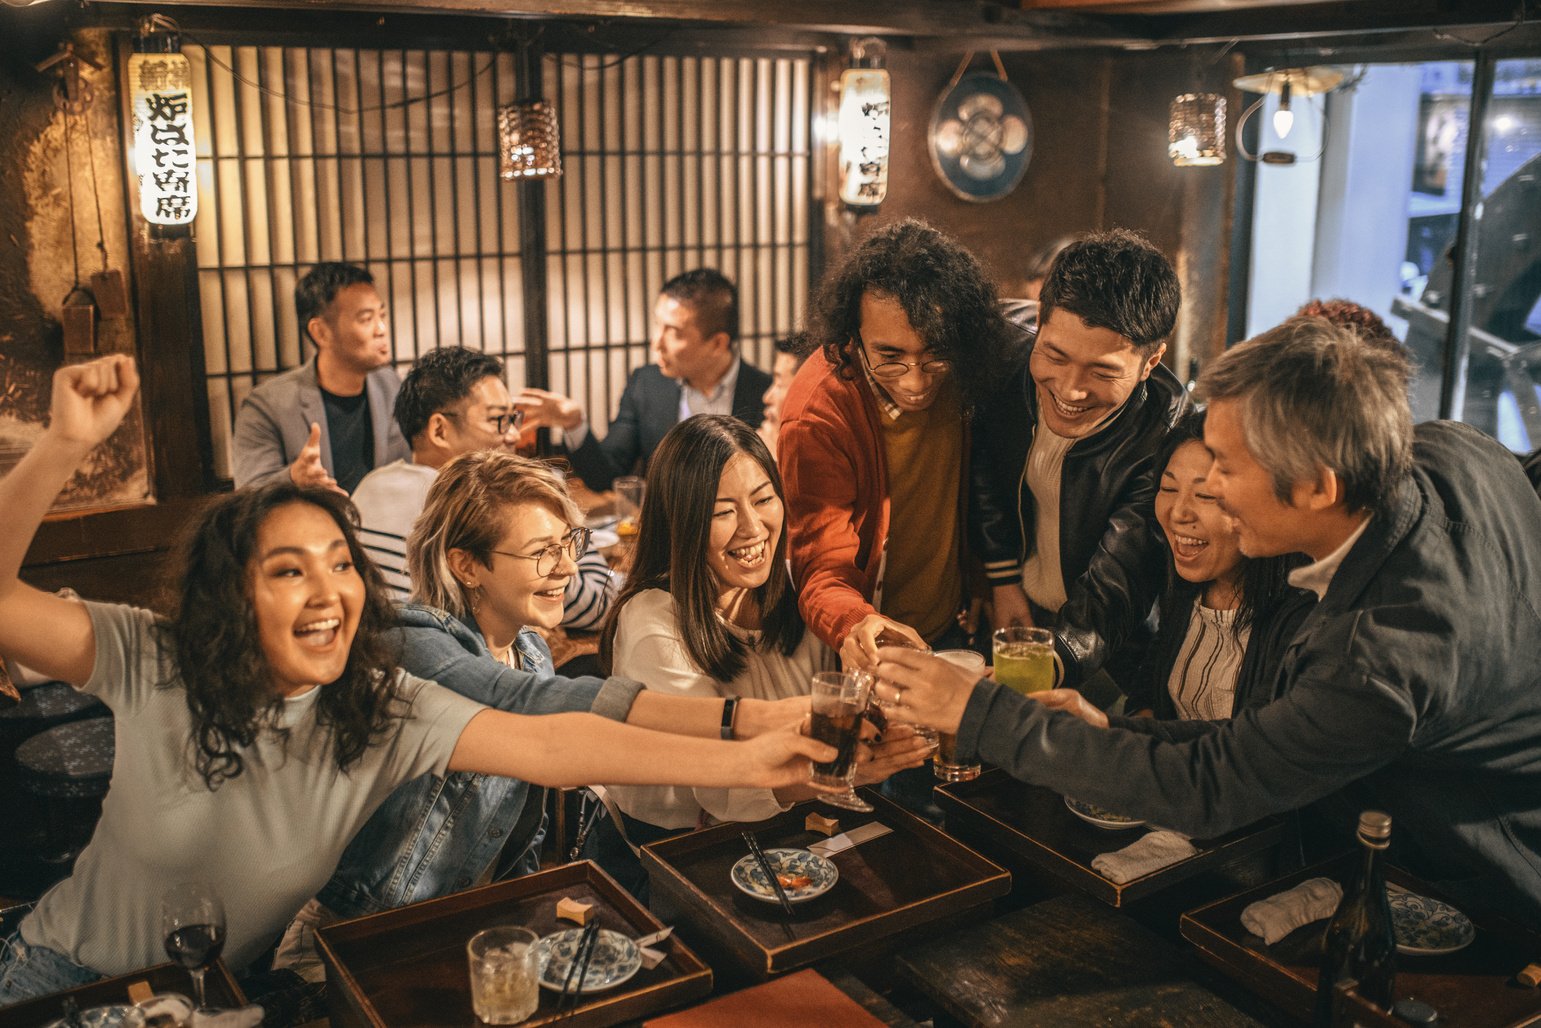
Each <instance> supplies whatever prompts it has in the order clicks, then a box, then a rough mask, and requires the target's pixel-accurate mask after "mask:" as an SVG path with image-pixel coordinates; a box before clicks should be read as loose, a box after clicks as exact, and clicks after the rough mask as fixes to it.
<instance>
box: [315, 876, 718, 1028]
mask: <svg viewBox="0 0 1541 1028" xmlns="http://www.w3.org/2000/svg"><path fill="white" fill-rule="evenodd" d="M564 896H570V897H572V898H573V899H575V900H579V901H580V902H584V903H592V904H594V910H593V912H592V915H591V916H593V917H597V918H598V919H599V924H600V927H601V928H608V929H611V930H613V931H619V932H624V933H626V934H627V935H630V936H631V937H632V938H637V937H638V936H642V935H648V934H651V933H653V932H656V931H658V930H659V929H661V928H662V927H663V924H662V923H661V922H660V921H658V919H657V918H655V917H653V915H652V914H650V913H648V912H647V910H646V908H644V907H642V906H641V905H640V904H639V903H637V901H636V900H634V899H632V897H631V895H630V894H629V893H627V892H626V891H625V890H623V889H622V888H621V887H620V886H619V885H617V884H615V880H614V879H612V878H611V877H610V876H609V875H607V874H605V873H604V872H603V871H601V870H600V869H599V868H598V867H596V866H594V864H592V863H591V862H589V861H586V860H585V861H579V862H578V863H575V864H567V865H564V866H562V867H557V868H553V869H551V870H550V871H542V872H540V873H539V874H533V875H526V876H525V877H523V878H515V879H513V880H511V881H507V882H499V883H498V884H496V885H488V886H484V887H482V888H479V889H470V890H468V891H466V892H459V893H455V894H454V895H452V896H443V897H440V898H439V899H432V900H427V901H425V902H422V903H414V904H411V905H410V906H405V907H398V908H397V909H395V910H388V911H385V912H384V913H381V914H370V915H368V916H365V917H360V918H355V919H353V920H351V921H341V922H338V923H336V924H330V925H325V926H323V927H322V928H320V929H319V930H318V931H317V932H316V943H317V947H318V948H319V949H320V951H321V957H322V959H323V960H324V961H325V962H326V971H327V1004H328V1008H329V1012H330V1014H331V1019H332V1024H333V1025H357V1026H366V1025H367V1026H371V1028H384V1026H399V1028H407V1026H419V1025H466V1026H468V1028H470V1026H475V1025H481V1024H482V1022H481V1021H479V1020H477V1018H476V1015H475V1014H473V1013H472V1012H471V988H470V979H469V973H468V971H467V968H466V949H465V946H466V941H467V940H468V939H470V938H471V936H472V935H474V934H475V933H476V932H478V931H480V930H482V929H483V928H490V927H492V926H493V925H499V924H517V925H523V926H524V927H526V928H529V929H530V930H531V931H533V932H535V934H536V935H542V936H544V935H549V934H550V933H552V932H555V931H560V930H562V929H564V928H571V927H573V925H572V924H571V923H570V922H567V921H558V920H557V919H556V904H557V900H559V899H561V898H562V897H564ZM657 948H659V949H663V950H665V951H666V952H667V953H668V957H667V958H666V959H665V960H664V961H663V963H661V964H659V965H658V966H657V967H655V968H652V969H651V970H649V969H648V968H645V967H644V968H643V969H641V970H640V971H638V972H637V974H636V976H635V977H634V978H632V979H631V980H630V981H628V982H625V983H623V984H621V985H618V986H616V987H615V988H613V989H610V990H608V991H605V992H599V993H593V994H591V995H589V996H587V997H586V998H585V999H584V1000H583V1002H581V1003H580V1004H579V1005H578V1009H577V1011H576V1013H575V1014H573V1015H572V1016H570V1017H564V1018H563V1019H562V1021H563V1023H564V1024H571V1025H574V1026H588V1028H595V1026H601V1025H611V1024H616V1023H618V1022H622V1021H632V1020H637V1019H640V1018H643V1017H646V1016H648V1015H650V1014H655V1013H658V1012H660V1011H663V1010H668V1009H670V1008H672V1007H676V1006H681V1005H683V1004H686V1003H689V1002H691V1001H692V1000H696V999H699V998H701V997H702V996H705V995H707V994H708V993H710V992H711V991H712V972H711V968H709V967H707V966H706V964H705V963H703V962H702V961H701V959H700V958H699V957H697V956H696V955H695V954H694V953H692V952H691V951H690V949H689V948H688V947H687V946H686V945H685V944H684V943H683V942H681V941H680V940H679V939H678V938H670V939H668V940H666V941H665V942H662V943H660V944H659V945H658V947H657ZM556 1004H557V994H556V993H555V992H551V991H549V990H547V989H542V990H541V994H540V1007H539V1009H538V1010H537V1011H536V1012H535V1015H534V1016H533V1017H531V1018H530V1019H529V1020H527V1021H524V1022H522V1023H523V1024H525V1025H541V1024H548V1023H550V1022H551V1021H554V1020H556Z"/></svg>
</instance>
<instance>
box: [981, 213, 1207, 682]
mask: <svg viewBox="0 0 1541 1028" xmlns="http://www.w3.org/2000/svg"><path fill="white" fill-rule="evenodd" d="M1180 298H1181V292H1180V288H1179V286H1178V282H1177V275H1176V273H1175V272H1174V271H1173V270H1172V265H1171V264H1170V262H1168V261H1167V259H1166V257H1165V256H1164V255H1163V254H1162V253H1161V251H1159V250H1157V249H1156V248H1155V247H1154V246H1152V245H1151V244H1150V243H1149V242H1147V241H1146V240H1145V239H1143V238H1142V237H1140V236H1138V235H1136V234H1134V233H1132V232H1126V231H1122V230H1115V231H1112V232H1106V233H1102V234H1099V235H1093V236H1088V237H1086V238H1084V239H1080V240H1077V241H1076V242H1073V243H1071V244H1070V245H1068V246H1067V247H1065V248H1064V249H1063V250H1061V251H1060V253H1059V255H1058V256H1057V257H1056V258H1055V259H1054V263H1053V265H1052V266H1051V267H1050V269H1049V273H1048V276H1047V278H1046V279H1045V280H1044V284H1043V289H1042V292H1041V293H1040V295H1039V304H1040V305H1039V310H1038V317H1039V328H1038V335H1037V338H1036V340H1035V341H1034V343H1033V345H1032V346H1031V347H1029V348H1028V349H1026V350H1025V351H1023V352H1022V353H1021V354H1019V355H1018V357H1017V359H1016V361H1015V363H1014V365H1013V370H1012V371H1011V372H1010V373H1008V374H1007V375H1004V376H1002V382H1003V384H1002V385H1001V387H1000V388H999V389H997V390H996V391H995V392H994V393H993V395H991V396H990V397H989V399H988V400H987V401H986V402H985V403H984V404H982V405H981V408H980V412H979V413H980V417H979V420H980V423H981V424H985V425H989V426H990V430H989V431H988V432H977V433H975V435H974V442H973V460H972V471H971V478H972V482H971V486H970V491H971V505H970V517H969V522H970V524H969V528H970V535H971V539H970V541H971V543H972V546H973V550H974V554H975V556H977V557H978V558H979V559H980V560H981V561H982V562H983V563H984V566H985V573H986V575H987V576H988V578H989V580H990V584H991V586H992V587H993V588H992V590H991V592H992V599H993V614H994V622H995V625H996V627H997V628H999V627H1003V626H1006V625H1014V624H1016V625H1031V624H1038V625H1041V626H1042V627H1046V628H1053V629H1054V630H1055V648H1056V650H1057V651H1058V654H1059V657H1060V659H1061V661H1062V662H1063V664H1064V668H1065V671H1066V674H1067V676H1068V677H1069V679H1070V680H1071V681H1076V682H1078V681H1080V680H1081V679H1082V678H1084V677H1085V676H1088V675H1090V674H1092V673H1093V672H1095V671H1097V670H1099V669H1101V668H1102V667H1103V665H1104V664H1106V663H1107V662H1108V660H1109V657H1110V656H1128V657H1130V658H1131V659H1132V657H1133V656H1134V655H1135V654H1136V653H1137V652H1138V651H1139V650H1140V649H1141V646H1140V645H1139V644H1140V643H1142V642H1143V641H1144V631H1143V625H1144V622H1145V620H1146V618H1147V616H1148V615H1149V614H1150V610H1151V607H1152V605H1153V604H1154V602H1155V598H1156V593H1157V591H1158V590H1159V588H1160V586H1161V581H1162V576H1163V571H1162V567H1161V547H1160V543H1159V541H1158V539H1157V534H1156V533H1155V532H1154V531H1153V528H1152V523H1151V513H1150V512H1151V510H1152V503H1153V501H1154V498H1155V492H1156V482H1155V471H1154V464H1155V459H1156V451H1157V450H1158V449H1159V447H1160V445H1161V441H1162V439H1163V438H1164V437H1165V436H1166V433H1167V431H1168V429H1170V428H1171V426H1172V424H1173V422H1175V421H1176V420H1177V417H1178V416H1179V415H1180V414H1181V413H1182V412H1183V410H1184V409H1185V407H1186V405H1187V398H1186V393H1185V391H1184V390H1183V388H1182V384H1181V383H1179V382H1178V381H1177V378H1176V377H1175V376H1174V375H1172V373H1171V372H1169V371H1167V370H1166V368H1165V367H1163V366H1162V364H1161V357H1162V355H1163V354H1164V353H1165V352H1166V338H1167V337H1168V336H1169V335H1170V334H1171V332H1172V328H1173V326H1174V325H1175V324H1176V321H1177V309H1178V305H1179V303H1180ZM1107 670H1108V671H1109V672H1110V673H1112V675H1113V677H1114V679H1115V680H1117V678H1118V677H1119V675H1120V674H1121V673H1122V672H1123V670H1124V669H1123V667H1122V661H1114V662H1113V663H1112V664H1110V665H1109V666H1108V668H1107ZM1126 677H1127V676H1126ZM1106 698H1111V696H1109V697H1106Z"/></svg>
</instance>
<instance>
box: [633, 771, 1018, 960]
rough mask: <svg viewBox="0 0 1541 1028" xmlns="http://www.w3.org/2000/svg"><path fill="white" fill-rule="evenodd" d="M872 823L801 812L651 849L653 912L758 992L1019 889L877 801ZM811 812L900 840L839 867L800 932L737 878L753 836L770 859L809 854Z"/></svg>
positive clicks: (862, 851) (647, 855)
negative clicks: (882, 830)
mask: <svg viewBox="0 0 1541 1028" xmlns="http://www.w3.org/2000/svg"><path fill="white" fill-rule="evenodd" d="M862 795H863V796H864V797H865V798H866V799H867V800H869V801H870V802H872V803H873V805H874V806H875V807H877V810H876V811H875V812H874V813H871V814H858V813H855V812H852V811H846V810H837V809H835V808H832V807H823V806H819V805H817V804H815V803H812V802H809V803H800V804H798V805H796V806H794V807H793V808H792V809H791V810H789V811H787V812H786V813H784V814H781V815H778V816H777V817H774V818H771V819H770V820H768V821H761V822H758V823H756V824H753V825H742V824H728V825H720V826H718V827H716V828H708V829H706V830H705V831H700V832H691V833H690V834H688V835H682V836H677V837H676V838H673V839H666V840H664V841H662V842H657V843H653V844H651V845H648V846H644V847H643V848H642V863H643V866H644V867H646V868H647V871H648V875H649V878H650V879H651V887H652V902H653V906H654V909H656V910H658V911H659V912H660V914H661V915H662V916H664V917H665V919H666V920H671V921H673V922H674V923H675V924H676V925H677V926H678V927H679V928H680V930H681V931H687V932H688V933H689V936H688V937H690V938H692V939H696V940H699V941H700V946H701V948H702V950H703V952H707V953H709V954H710V955H711V958H712V960H713V966H714V968H716V969H717V970H718V972H719V974H724V973H727V974H736V975H738V976H741V977H744V978H747V979H748V980H753V981H763V980H765V979H767V978H769V977H771V976H772V975H777V974H781V973H783V972H785V971H789V970H793V969H795V968H799V967H805V966H807V965H809V964H812V963H814V962H816V961H820V960H827V959H829V958H831V957H836V956H840V955H842V954H847V953H850V952H852V951H853V950H859V949H860V950H863V951H865V949H866V948H867V947H871V946H873V945H874V944H880V943H881V944H887V943H888V942H889V941H890V940H892V939H894V938H895V937H896V936H899V935H901V933H907V932H910V931H914V930H918V929H921V928H923V927H924V926H927V925H931V924H933V923H935V922H938V921H942V920H944V919H947V918H950V917H954V916H955V915H958V914H961V913H962V912H964V911H968V910H972V909H974V908H977V907H980V906H981V905H984V904H987V903H989V902H990V901H992V900H994V899H996V898H997V897H1000V896H1004V895H1005V894H1006V893H1007V892H1009V891H1010V889H1011V876H1010V875H1009V874H1007V873H1006V872H1005V871H1004V870H1003V869H1001V868H1000V867H997V866H996V865H995V864H993V863H991V862H990V861H989V860H986V859H985V858H984V857H982V856H980V855H979V854H977V853H975V852H974V851H973V850H971V849H969V848H968V847H966V846H964V845H963V844H961V843H959V842H957V841H956V840H954V839H952V838H949V837H948V836H946V835H944V834H943V833H942V832H940V831H938V830H937V829H936V828H935V827H934V826H932V825H930V824H928V823H927V822H925V821H922V820H921V819H920V818H917V817H915V816H914V815H912V814H910V813H909V812H908V811H906V810H904V809H903V808H902V807H899V806H897V805H896V804H893V803H891V802H889V801H888V800H886V799H884V798H883V797H882V796H879V795H877V794H876V793H875V792H873V791H871V790H863V791H862ZM810 811H818V812H820V813H822V814H825V815H829V816H838V818H839V821H840V829H841V831H849V830H851V829H853V828H856V827H857V826H859V825H863V824H866V823H868V822H870V821H881V822H882V823H883V824H884V825H887V826H888V827H889V828H891V829H893V831H892V832H891V833H890V834H888V835H884V836H882V837H881V838H877V839H873V840H871V841H870V842H866V843H863V844H861V845H859V846H856V847H855V848H853V849H848V850H845V851H844V852H842V853H837V854H836V855H835V856H834V857H832V858H831V859H832V860H833V861H834V863H835V866H836V867H837V868H838V869H839V871H840V880H839V881H838V882H837V883H836V884H835V886H834V888H832V889H831V890H830V891H829V892H828V893H827V894H825V895H823V896H820V897H818V898H817V899H814V900H810V901H809V902H807V903H803V904H799V905H798V906H797V907H796V908H795V910H796V913H795V915H794V917H793V918H792V920H791V921H790V922H785V921H783V915H782V913H781V908H780V907H778V906H777V905H776V904H774V903H765V902H761V901H759V900H755V899H750V898H748V897H746V896H744V895H743V894H742V893H740V892H739V891H738V890H737V889H736V888H735V887H734V885H733V883H732V881H731V880H730V877H729V869H730V868H732V866H733V865H734V864H735V863H736V862H737V861H738V860H739V859H740V858H742V857H743V856H745V854H746V852H747V851H746V849H745V847H744V842H743V840H742V838H741V837H740V835H741V833H742V832H743V831H744V829H745V828H751V829H753V830H754V832H755V834H756V836H758V838H759V840H760V845H761V846H762V847H763V848H765V849H772V848H775V847H780V846H790V847H804V848H805V847H807V846H808V845H809V844H811V843H813V842H816V841H818V840H819V839H821V838H823V836H820V835H817V834H815V833H813V832H809V831H807V830H806V829H805V828H804V821H805V819H806V818H807V815H808V814H809V812H810Z"/></svg>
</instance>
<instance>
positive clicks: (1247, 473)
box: [1204, 400, 1316, 557]
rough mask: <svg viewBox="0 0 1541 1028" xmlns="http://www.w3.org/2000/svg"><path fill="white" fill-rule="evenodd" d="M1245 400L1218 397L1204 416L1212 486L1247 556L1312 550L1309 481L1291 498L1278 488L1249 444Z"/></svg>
mask: <svg viewBox="0 0 1541 1028" xmlns="http://www.w3.org/2000/svg"><path fill="white" fill-rule="evenodd" d="M1241 402H1242V401H1240V400H1215V401H1214V402H1213V403H1211V404H1210V405H1209V411H1208V413H1207V414H1206V415H1205V417H1204V444H1205V445H1206V446H1208V447H1209V451H1210V452H1211V453H1212V454H1214V457H1215V462H1214V466H1213V467H1212V468H1211V469H1210V475H1209V491H1210V493H1211V495H1213V496H1214V497H1215V500H1216V501H1217V502H1218V503H1219V504H1220V507H1221V509H1222V510H1224V511H1225V512H1226V513H1227V514H1229V515H1230V516H1231V519H1232V520H1233V521H1234V523H1235V525H1236V535H1237V541H1238V543H1239V545H1240V546H1241V552H1242V553H1244V554H1246V555H1247V556H1248V557H1277V556H1279V555H1280V554H1285V553H1308V552H1310V551H1311V544H1312V542H1313V541H1314V538H1315V532H1314V530H1313V529H1314V522H1315V521H1316V518H1315V516H1314V515H1313V513H1312V512H1311V510H1310V509H1309V507H1308V505H1307V502H1306V501H1307V499H1308V497H1309V496H1310V493H1311V486H1310V484H1309V483H1297V484H1296V486H1295V488H1294V490H1293V495H1292V497H1291V500H1292V502H1291V503H1285V502H1284V501H1282V500H1280V499H1279V497H1278V495H1277V494H1276V493H1275V492H1274V482H1273V476H1272V475H1270V474H1269V473H1268V471H1267V469H1266V468H1264V467H1263V466H1262V465H1261V464H1259V463H1258V462H1257V459H1256V458H1255V457H1253V456H1252V452H1251V451H1250V450H1248V449H1247V441H1246V434H1245V433H1244V432H1243V430H1242V422H1241Z"/></svg>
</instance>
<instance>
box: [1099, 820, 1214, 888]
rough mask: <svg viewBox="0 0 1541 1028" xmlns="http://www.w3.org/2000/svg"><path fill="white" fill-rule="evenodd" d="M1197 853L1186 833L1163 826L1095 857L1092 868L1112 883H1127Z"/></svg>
mask: <svg viewBox="0 0 1541 1028" xmlns="http://www.w3.org/2000/svg"><path fill="white" fill-rule="evenodd" d="M1197 852H1198V850H1196V849H1194V848H1193V843H1191V842H1189V841H1188V837H1187V836H1186V835H1179V834H1178V833H1177V832H1173V831H1168V830H1167V829H1165V828H1162V829H1159V830H1157V831H1154V832H1151V833H1150V834H1149V835H1146V836H1145V837H1144V838H1142V839H1140V840H1139V841H1137V842H1134V843H1131V844H1129V845H1128V846H1125V847H1124V848H1123V849H1121V850H1114V851H1113V852H1112V853H1102V854H1099V855H1097V856H1095V857H1093V858H1092V870H1093V871H1096V872H1097V873H1098V874H1100V875H1101V876H1102V877H1104V878H1106V879H1107V880H1108V881H1110V882H1115V883H1117V884H1119V885H1124V884H1126V883H1128V882H1132V881H1134V880H1135V879H1136V878H1143V877H1144V876H1145V875H1148V874H1150V873H1151V872H1152V871H1159V870H1161V869H1162V868H1163V867H1166V866H1167V865H1168V864H1175V863H1177V862H1178V861H1179V860H1186V859H1188V858H1189V857H1191V856H1193V855H1194V854H1195V853H1197Z"/></svg>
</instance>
